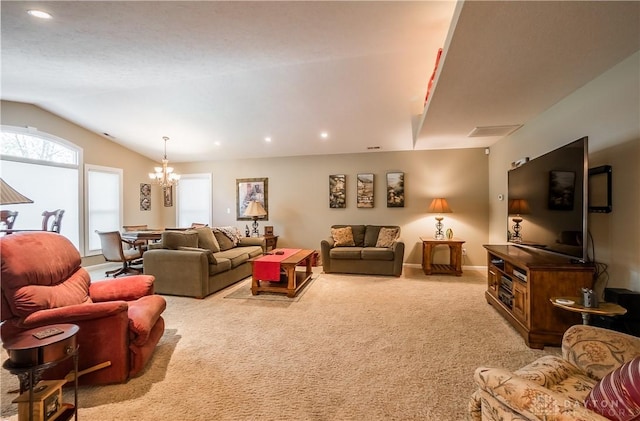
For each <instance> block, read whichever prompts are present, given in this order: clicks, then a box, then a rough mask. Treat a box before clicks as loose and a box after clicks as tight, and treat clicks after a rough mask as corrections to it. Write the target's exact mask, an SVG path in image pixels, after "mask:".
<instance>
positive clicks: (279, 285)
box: [251, 250, 315, 298]
mask: <svg viewBox="0 0 640 421" xmlns="http://www.w3.org/2000/svg"><path fill="white" fill-rule="evenodd" d="M314 253H315V250H300V251H299V252H297V253H296V254H294V255H292V256H289V257H288V258H286V259H284V260H283V261H281V262H280V267H281V268H282V269H283V270H284V271H285V272H286V274H287V279H286V282H269V281H262V280H260V279H257V278H256V277H255V276H253V271H252V274H251V294H252V295H258V293H260V292H276V293H281V294H287V297H289V298H293V297H295V296H296V294H297V293H298V291H300V289H301V288H302V287H303V286H305V285H306V283H307V282H308V281H309V280H310V279H311V275H313V272H312V269H311V260H312V256H313V255H314ZM259 259H260V258H257V259H251V264H252V265H253V263H254V262H255V261H256V260H259ZM302 262H305V263H306V264H305V266H306V270H305V271H304V272H302V271H296V266H297V265H298V264H299V263H302Z"/></svg>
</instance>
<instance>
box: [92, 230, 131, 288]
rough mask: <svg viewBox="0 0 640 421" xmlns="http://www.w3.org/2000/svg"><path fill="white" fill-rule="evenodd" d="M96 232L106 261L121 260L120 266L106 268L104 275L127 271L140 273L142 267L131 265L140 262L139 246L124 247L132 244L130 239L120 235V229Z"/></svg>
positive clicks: (116, 274)
mask: <svg viewBox="0 0 640 421" xmlns="http://www.w3.org/2000/svg"><path fill="white" fill-rule="evenodd" d="M96 234H98V236H99V237H100V244H101V247H102V254H103V255H104V259H105V260H106V261H107V262H122V267H121V268H118V269H114V270H108V271H106V272H105V273H104V274H105V276H109V275H113V277H114V278H115V277H116V276H118V275H122V274H127V273H141V272H142V268H135V267H133V266H132V265H134V264H141V263H142V261H140V260H137V261H136V259H140V258H141V257H142V250H141V249H140V248H127V249H125V248H124V245H125V244H127V245H134V243H133V242H132V241H127V240H125V239H123V238H122V237H121V236H120V231H98V230H96Z"/></svg>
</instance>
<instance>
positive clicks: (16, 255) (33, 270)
mask: <svg viewBox="0 0 640 421" xmlns="http://www.w3.org/2000/svg"><path fill="white" fill-rule="evenodd" d="M0 251H1V253H2V263H1V269H0V277H1V279H2V284H1V289H2V310H1V317H2V320H3V321H4V320H7V319H9V318H12V317H15V316H16V315H17V316H24V315H26V314H27V313H29V310H28V308H26V307H25V308H17V307H16V305H17V304H16V303H19V302H21V301H24V299H23V300H21V299H20V297H21V296H23V295H25V294H33V293H34V291H35V292H37V290H38V288H39V287H51V286H56V285H59V284H61V283H63V282H65V281H68V280H73V281H74V282H72V283H73V284H75V283H77V284H78V285H77V287H79V288H82V289H85V288H87V287H88V283H90V278H89V274H88V272H87V271H86V270H85V269H84V268H82V267H81V266H80V265H81V258H80V253H79V252H78V250H77V249H76V248H75V246H74V245H73V243H71V241H69V240H68V239H67V238H66V237H64V236H62V235H60V234H57V233H53V232H45V231H42V232H22V233H14V234H11V235H6V236H4V237H0ZM80 284H82V285H80ZM74 289H76V288H74Z"/></svg>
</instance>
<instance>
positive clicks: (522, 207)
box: [509, 199, 530, 215]
mask: <svg viewBox="0 0 640 421" xmlns="http://www.w3.org/2000/svg"><path fill="white" fill-rule="evenodd" d="M529 212H530V210H529V204H528V203H527V201H526V200H524V199H510V200H509V215H526V214H528V213H529Z"/></svg>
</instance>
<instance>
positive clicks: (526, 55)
mask: <svg viewBox="0 0 640 421" xmlns="http://www.w3.org/2000/svg"><path fill="white" fill-rule="evenodd" d="M0 8H1V14H2V16H1V19H2V21H1V28H0V29H1V36H2V46H1V47H2V50H1V59H2V67H1V69H2V79H1V83H2V85H1V88H2V89H1V97H2V99H5V100H12V101H20V102H28V103H33V104H36V105H38V106H40V107H42V108H44V109H47V110H49V111H51V112H53V113H55V114H58V115H60V116H62V117H64V118H66V119H68V120H70V121H73V122H75V123H77V124H79V125H81V126H84V127H86V128H88V129H90V130H93V131H95V132H96V133H99V134H103V133H108V134H109V135H110V136H112V140H114V141H115V142H118V143H120V144H123V145H125V146H126V147H128V148H130V149H132V150H135V151H137V152H139V153H141V154H143V155H146V156H148V157H150V158H152V159H156V160H159V159H160V158H161V155H162V149H163V141H162V137H163V136H169V137H170V138H171V140H170V141H169V143H168V152H167V154H168V157H169V159H170V161H171V162H184V161H201V160H212V159H229V158H240V157H268V156H292V155H313V154H330V153H352V152H365V151H367V147H369V146H379V147H380V149H379V150H382V151H395V150H413V149H439V148H460V147H484V146H489V145H490V144H492V143H493V142H494V141H496V140H497V139H498V138H495V137H490V138H478V137H475V138H468V137H467V134H468V133H469V132H470V131H471V130H472V129H473V128H474V127H475V126H489V125H505V124H526V122H527V121H528V120H529V119H531V118H532V117H534V116H535V115H537V114H539V113H540V112H542V111H544V110H545V109H547V108H549V107H550V106H551V105H553V104H554V103H556V102H557V101H558V100H560V99H561V98H563V97H564V96H566V95H568V94H569V93H571V92H572V91H574V90H575V89H577V88H578V87H580V86H582V85H583V84H585V83H586V82H588V81H589V80H591V79H593V78H594V77H596V76H597V75H599V74H601V73H602V72H603V71H605V70H607V69H608V68H610V67H612V66H613V65H615V64H616V63H618V62H620V61H621V60H623V59H624V58H626V57H628V56H629V55H630V54H632V53H633V52H635V51H637V50H638V49H640V28H639V25H640V2H635V1H634V2H481V1H477V2H476V1H473V2H467V3H464V5H463V4H462V3H460V4H457V3H456V2H452V1H444V2H436V1H423V2H419V1H413V2H360V1H357V2H356V1H354V2H346V1H345V2H261V1H258V2H242V1H237V2H212V1H194V2H190V1H177V2H168V1H157V2H153V1H148V2H133V1H132V2H129V1H124V2H119V1H114V2H104V1H100V2H94V1H86V2H79V1H73V2H71V1H70V2H57V1H56V2H49V1H5V0H3V1H2V2H1V3H0ZM30 8H38V9H42V10H46V11H48V12H50V13H51V14H52V15H53V19H52V20H47V21H43V20H37V19H35V18H33V17H31V16H29V15H27V14H26V13H25V12H26V10H27V9H30ZM452 22H453V23H452ZM443 46H444V47H445V52H444V54H443V59H442V60H441V64H440V67H439V74H438V78H437V82H436V84H435V90H434V91H433V95H432V96H431V99H430V101H429V104H428V107H427V112H426V114H425V115H422V117H420V115H421V113H422V111H423V105H424V96H425V93H426V87H427V83H428V80H429V77H430V76H431V73H432V71H433V66H434V63H435V57H436V52H437V50H438V48H440V47H443ZM321 131H327V132H328V133H329V138H328V139H322V138H320V132H321ZM414 133H417V136H414ZM265 136H270V137H272V142H271V143H267V142H265V141H264V137H265ZM217 143H219V144H217Z"/></svg>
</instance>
